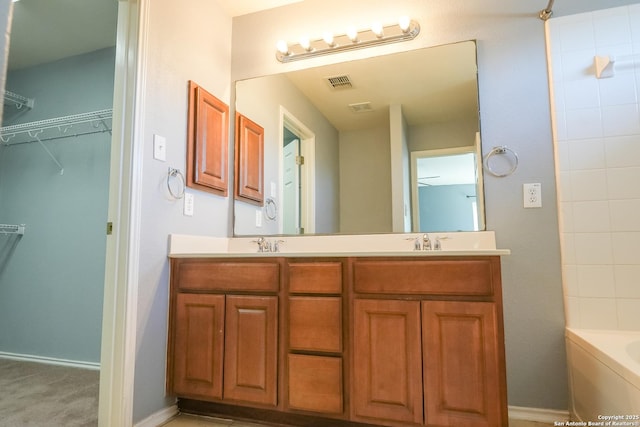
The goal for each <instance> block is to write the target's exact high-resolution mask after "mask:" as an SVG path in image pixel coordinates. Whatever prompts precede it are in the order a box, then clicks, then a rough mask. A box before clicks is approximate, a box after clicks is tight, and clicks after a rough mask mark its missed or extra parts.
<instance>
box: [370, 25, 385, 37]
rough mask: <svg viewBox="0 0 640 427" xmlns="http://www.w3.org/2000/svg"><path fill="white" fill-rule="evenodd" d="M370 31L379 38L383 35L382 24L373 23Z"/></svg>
mask: <svg viewBox="0 0 640 427" xmlns="http://www.w3.org/2000/svg"><path fill="white" fill-rule="evenodd" d="M371 31H372V32H373V34H375V35H376V37H378V38H381V37H382V36H383V35H384V30H383V28H382V24H381V23H379V22H374V23H373V24H371Z"/></svg>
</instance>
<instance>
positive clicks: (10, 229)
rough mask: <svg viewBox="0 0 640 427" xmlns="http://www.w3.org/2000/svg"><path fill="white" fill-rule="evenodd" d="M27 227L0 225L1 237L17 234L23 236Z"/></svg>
mask: <svg viewBox="0 0 640 427" xmlns="http://www.w3.org/2000/svg"><path fill="white" fill-rule="evenodd" d="M24 229H25V225H24V224H20V225H13V224H0V236H2V235H5V234H17V235H20V236H22V235H23V234H24Z"/></svg>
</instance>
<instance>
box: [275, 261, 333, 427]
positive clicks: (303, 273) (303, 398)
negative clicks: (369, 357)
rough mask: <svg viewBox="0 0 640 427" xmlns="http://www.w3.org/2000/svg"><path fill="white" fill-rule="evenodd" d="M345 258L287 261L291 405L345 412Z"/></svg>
mask: <svg viewBox="0 0 640 427" xmlns="http://www.w3.org/2000/svg"><path fill="white" fill-rule="evenodd" d="M343 271H344V268H343V262H342V261H341V260H326V259H320V260H312V261H310V260H305V259H301V260H300V259H299V260H294V259H289V260H288V261H287V274H286V278H287V289H288V298H287V303H288V321H287V328H286V335H287V336H288V339H287V350H286V351H287V357H286V377H287V398H286V406H287V408H288V409H289V410H291V411H293V412H296V411H303V412H308V413H315V414H319V415H322V416H329V417H335V416H337V417H342V416H343V415H344V373H343V372H344V353H343V351H344V334H343V329H344V328H343V311H344V302H343V301H344V300H343V297H342V292H343Z"/></svg>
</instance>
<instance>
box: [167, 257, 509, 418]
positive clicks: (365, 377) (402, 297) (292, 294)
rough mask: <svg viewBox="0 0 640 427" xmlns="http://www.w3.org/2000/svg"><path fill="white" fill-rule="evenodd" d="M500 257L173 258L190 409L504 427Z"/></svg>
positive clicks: (183, 394) (174, 377)
mask: <svg viewBox="0 0 640 427" xmlns="http://www.w3.org/2000/svg"><path fill="white" fill-rule="evenodd" d="M501 254H504V252H503V253H501V252H500V251H495V250H494V251H468V252H456V251H443V252H441V253H439V252H436V251H429V252H410V251H408V252H396V253H389V254H386V255H383V254H380V253H373V254H369V253H348V254H347V253H345V254H335V253H332V254H324V255H321V254H318V253H300V254H292V253H286V254H284V253H270V254H255V253H254V254H251V253H245V254H239V253H235V254H234V253H212V254H208V255H206V256H205V255H196V256H193V255H189V254H181V255H173V256H172V257H171V292H170V324H169V346H168V375H167V385H168V390H169V392H170V393H172V394H175V395H176V396H178V397H179V407H180V409H181V410H182V411H185V412H192V413H201V414H212V415H214V414H215V415H222V416H229V417H239V418H249V419H256V420H262V421H272V422H278V423H285V424H291V425H303V426H328V425H331V426H339V425H345V426H346V425H385V426H408V425H416V426H417V425H426V426H456V427H459V426H474V427H475V426H478V427H479V426H484V427H496V426H507V423H508V420H507V398H506V379H505V359H504V332H503V323H502V290H501V278H500V255H501Z"/></svg>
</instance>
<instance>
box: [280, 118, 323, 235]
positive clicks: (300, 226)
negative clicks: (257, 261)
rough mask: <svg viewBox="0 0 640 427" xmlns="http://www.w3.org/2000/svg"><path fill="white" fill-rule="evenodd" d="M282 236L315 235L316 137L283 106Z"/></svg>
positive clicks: (281, 135)
mask: <svg viewBox="0 0 640 427" xmlns="http://www.w3.org/2000/svg"><path fill="white" fill-rule="evenodd" d="M280 121H281V126H280V141H282V144H281V147H280V171H279V175H280V183H281V184H280V200H281V201H282V208H281V209H280V210H279V215H278V216H279V218H278V219H279V223H280V227H279V232H280V234H305V233H315V134H314V133H313V132H312V131H311V130H309V128H308V127H307V126H305V125H304V124H303V123H302V122H301V121H300V120H298V119H297V118H296V117H295V116H293V114H291V113H289V112H288V111H287V110H286V109H284V108H283V107H280Z"/></svg>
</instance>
